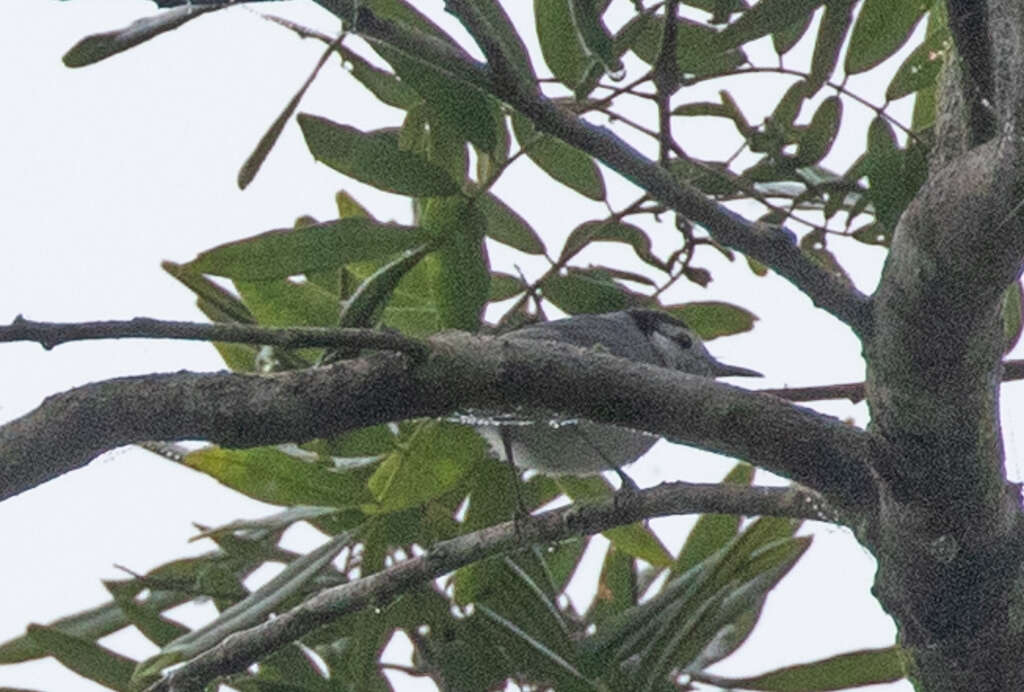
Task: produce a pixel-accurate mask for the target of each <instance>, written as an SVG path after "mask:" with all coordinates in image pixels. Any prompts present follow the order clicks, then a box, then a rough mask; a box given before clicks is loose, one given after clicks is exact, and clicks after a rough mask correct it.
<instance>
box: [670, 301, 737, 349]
mask: <svg viewBox="0 0 1024 692" xmlns="http://www.w3.org/2000/svg"><path fill="white" fill-rule="evenodd" d="M664 309H665V311H666V312H668V313H669V314H671V315H675V316H676V317H678V318H679V319H681V320H683V321H684V322H686V324H688V325H689V326H690V328H691V329H693V330H694V331H695V332H697V333H698V334H700V337H701V338H702V339H704V340H706V341H710V340H711V339H714V338H717V337H719V336H729V335H730V334H739V333H741V332H749V331H750V330H751V329H753V328H754V322H756V321H757V316H756V315H754V313H752V312H750V311H749V310H746V309H745V308H741V307H740V306H738V305H733V304H732V303H722V302H719V301H715V300H707V301H694V302H692V303H683V304H679V305H666V306H665V308H664Z"/></svg>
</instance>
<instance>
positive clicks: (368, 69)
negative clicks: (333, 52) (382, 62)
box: [338, 46, 422, 110]
mask: <svg viewBox="0 0 1024 692" xmlns="http://www.w3.org/2000/svg"><path fill="white" fill-rule="evenodd" d="M338 48H339V52H340V53H341V56H342V58H343V60H344V62H345V63H346V64H347V65H348V67H349V69H348V73H349V74H351V75H352V76H353V77H355V78H356V79H357V80H358V81H359V83H360V84H362V85H363V86H364V87H366V88H367V89H368V90H369V91H370V93H372V94H373V95H374V97H376V98H377V100H378V101H380V102H381V103H386V104H387V105H389V106H392V107H394V108H398V109H400V110H409V109H410V108H412V107H413V106H415V105H416V104H417V103H419V102H420V101H421V100H422V99H421V98H420V95H419V94H417V93H416V90H415V89H413V88H412V87H411V86H409V85H408V84H406V83H405V82H403V81H401V80H400V79H398V77H397V76H396V75H394V74H392V73H391V72H388V71H387V70H382V69H380V68H379V67H375V66H374V65H371V64H370V63H369V62H368V61H366V60H365V59H364V58H363V57H362V56H360V55H359V54H358V53H354V52H353V51H350V50H348V49H346V48H345V47H344V46H339V47H338Z"/></svg>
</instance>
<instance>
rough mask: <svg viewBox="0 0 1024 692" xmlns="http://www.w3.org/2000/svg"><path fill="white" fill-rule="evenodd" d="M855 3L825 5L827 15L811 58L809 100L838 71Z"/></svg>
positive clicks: (841, 1) (838, 1)
mask: <svg viewBox="0 0 1024 692" xmlns="http://www.w3.org/2000/svg"><path fill="white" fill-rule="evenodd" d="M855 3H856V0H833V1H832V2H829V3H827V4H826V5H825V14H824V15H823V16H822V18H821V25H820V26H819V27H818V38H817V41H815V43H814V55H813V56H812V57H811V73H810V75H808V77H807V80H806V81H807V97H808V98H810V97H811V96H814V94H816V93H818V90H819V89H821V87H822V85H824V84H825V82H827V81H828V78H829V77H831V76H832V73H833V72H834V71H835V69H836V63H837V62H839V51H840V49H842V47H843V40H844V39H845V38H846V32H847V31H849V30H850V25H851V24H852V23H853V6H854V4H855Z"/></svg>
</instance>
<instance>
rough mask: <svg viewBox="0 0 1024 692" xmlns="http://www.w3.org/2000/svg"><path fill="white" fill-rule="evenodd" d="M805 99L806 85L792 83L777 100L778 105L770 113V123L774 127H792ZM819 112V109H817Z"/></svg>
mask: <svg viewBox="0 0 1024 692" xmlns="http://www.w3.org/2000/svg"><path fill="white" fill-rule="evenodd" d="M806 97H807V85H806V84H804V83H803V82H802V81H801V82H794V83H793V84H791V85H790V86H789V88H788V89H786V93H785V94H783V95H782V98H781V99H779V103H778V104H777V105H776V106H775V110H774V111H772V115H771V121H772V122H773V123H774V124H775V126H776V127H781V128H785V129H787V130H788V129H790V128H792V127H793V123H794V121H796V117H797V116H798V115H800V106H802V105H803V102H804V99H805V98H806ZM819 110H820V107H819Z"/></svg>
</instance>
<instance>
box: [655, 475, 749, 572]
mask: <svg viewBox="0 0 1024 692" xmlns="http://www.w3.org/2000/svg"><path fill="white" fill-rule="evenodd" d="M753 480H754V467H753V466H751V465H750V464H744V463H742V462H741V463H739V464H736V466H734V467H733V468H732V470H731V471H729V473H728V474H727V475H726V477H725V478H724V479H723V481H722V482H723V483H729V484H734V485H750V484H751V482H752V481H753ZM739 531H740V517H738V516H736V515H734V514H702V515H701V517H700V518H699V519H698V520H697V523H696V524H694V525H693V528H692V529H690V533H689V535H687V537H686V542H685V543H684V544H683V547H682V549H681V550H680V551H679V557H677V558H676V560H675V563H674V564H673V566H672V572H671V576H673V577H674V576H676V575H679V574H683V573H685V572H687V571H688V570H690V569H691V568H693V567H695V566H696V565H697V564H698V563H700V562H703V561H704V560H706V559H708V558H709V557H711V556H712V555H714V554H715V553H716V552H718V551H719V550H721V549H722V548H723V547H724V546H725V545H726V544H728V543H729V541H731V540H733V539H734V538H736V536H737V535H738V534H739Z"/></svg>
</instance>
